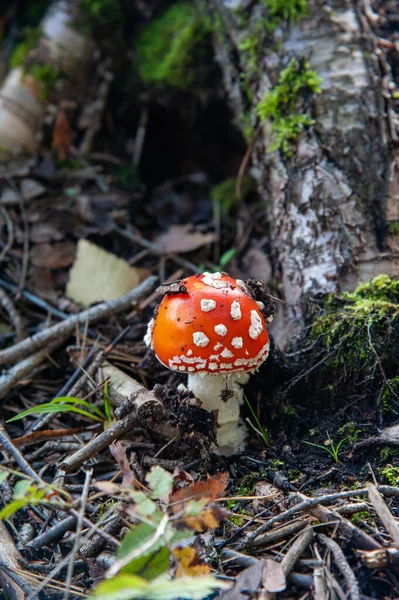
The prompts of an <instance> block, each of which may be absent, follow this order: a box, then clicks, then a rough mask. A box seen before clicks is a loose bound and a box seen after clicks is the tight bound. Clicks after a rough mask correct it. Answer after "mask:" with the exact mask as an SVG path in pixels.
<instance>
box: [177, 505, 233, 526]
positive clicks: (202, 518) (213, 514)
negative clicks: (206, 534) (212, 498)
mask: <svg viewBox="0 0 399 600" xmlns="http://www.w3.org/2000/svg"><path fill="white" fill-rule="evenodd" d="M226 516H227V512H226V511H225V510H223V509H222V508H220V507H219V506H216V505H215V504H213V505H211V506H208V507H207V508H205V509H204V510H201V511H200V512H199V513H198V514H197V515H190V516H185V517H182V518H181V519H179V521H177V522H176V525H177V528H181V527H182V526H183V527H188V528H189V529H193V530H194V531H196V532H198V533H201V532H203V531H207V530H208V529H216V527H218V526H219V524H220V523H221V521H223V519H225V518H226Z"/></svg>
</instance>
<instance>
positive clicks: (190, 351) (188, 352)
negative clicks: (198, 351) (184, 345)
mask: <svg viewBox="0 0 399 600" xmlns="http://www.w3.org/2000/svg"><path fill="white" fill-rule="evenodd" d="M192 353H193V351H192V350H191V348H190V349H189V350H187V356H191V355H192Z"/></svg>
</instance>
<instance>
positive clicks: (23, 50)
mask: <svg viewBox="0 0 399 600" xmlns="http://www.w3.org/2000/svg"><path fill="white" fill-rule="evenodd" d="M42 35H43V34H42V31H41V29H39V28H35V29H32V28H27V29H25V31H24V40H23V41H22V42H21V43H20V44H18V46H16V48H15V50H14V52H13V53H12V55H11V58H10V67H11V69H16V68H17V67H21V66H23V65H24V63H25V61H26V59H27V57H28V55H29V53H30V52H31V51H32V50H34V49H35V48H36V47H37V45H38V43H39V40H40V38H41V37H42Z"/></svg>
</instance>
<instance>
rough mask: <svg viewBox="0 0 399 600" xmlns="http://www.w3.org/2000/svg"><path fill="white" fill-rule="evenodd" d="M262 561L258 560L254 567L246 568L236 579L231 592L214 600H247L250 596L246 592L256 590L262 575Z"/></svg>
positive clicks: (228, 591)
mask: <svg viewBox="0 0 399 600" xmlns="http://www.w3.org/2000/svg"><path fill="white" fill-rule="evenodd" d="M263 568H264V564H263V560H258V561H257V562H256V563H255V564H254V565H252V566H251V567H248V569H245V570H244V571H241V573H240V574H239V575H238V576H237V577H236V580H235V583H234V586H233V587H232V589H231V590H227V591H226V592H222V593H221V594H219V596H217V598H216V600H248V598H250V597H251V596H249V594H247V593H246V591H247V590H248V591H252V592H254V591H255V590H258V589H259V587H260V584H261V581H262V575H263Z"/></svg>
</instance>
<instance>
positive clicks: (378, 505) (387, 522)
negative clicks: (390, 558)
mask: <svg viewBox="0 0 399 600" xmlns="http://www.w3.org/2000/svg"><path fill="white" fill-rule="evenodd" d="M367 489H368V494H369V500H370V502H371V504H372V505H373V507H374V509H375V512H376V513H377V515H378V516H379V518H380V519H381V521H382V524H383V525H384V527H385V529H386V530H387V531H388V532H389V535H390V536H391V538H392V541H393V543H394V544H395V546H396V548H397V549H398V550H399V528H398V524H397V522H396V520H395V519H394V517H393V515H392V513H391V511H390V510H389V508H388V507H387V505H386V504H385V502H384V498H383V497H382V496H381V494H380V492H379V491H378V489H377V488H376V487H375V485H374V484H373V483H368V484H367Z"/></svg>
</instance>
